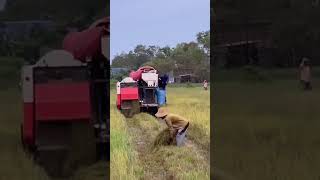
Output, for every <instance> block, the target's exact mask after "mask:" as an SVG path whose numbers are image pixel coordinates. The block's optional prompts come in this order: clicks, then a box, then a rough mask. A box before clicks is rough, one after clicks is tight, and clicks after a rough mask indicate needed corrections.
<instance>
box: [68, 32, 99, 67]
mask: <svg viewBox="0 0 320 180" xmlns="http://www.w3.org/2000/svg"><path fill="white" fill-rule="evenodd" d="M104 31H105V28H104V27H96V28H90V29H87V30H84V31H82V32H73V33H70V34H68V35H67V36H66V37H65V39H64V41H63V49H65V50H66V51H69V52H70V53H71V54H73V56H74V58H75V59H79V60H81V61H83V62H84V61H85V60H86V58H87V57H92V56H95V55H97V54H99V53H100V52H101V50H100V49H101V37H102V36H103V34H104Z"/></svg>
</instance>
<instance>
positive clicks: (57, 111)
mask: <svg viewBox="0 0 320 180" xmlns="http://www.w3.org/2000/svg"><path fill="white" fill-rule="evenodd" d="M35 103H36V120H88V119H90V117H91V112H90V108H91V107H90V94H89V83H88V82H81V83H75V82H73V83H70V82H69V83H62V82H54V83H49V84H36V85H35Z"/></svg>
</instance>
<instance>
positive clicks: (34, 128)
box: [21, 18, 110, 175]
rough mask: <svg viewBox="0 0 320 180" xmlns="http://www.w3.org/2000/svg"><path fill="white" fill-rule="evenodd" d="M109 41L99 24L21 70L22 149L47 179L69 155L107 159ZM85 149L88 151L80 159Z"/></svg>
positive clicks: (106, 25) (104, 24)
mask: <svg viewBox="0 0 320 180" xmlns="http://www.w3.org/2000/svg"><path fill="white" fill-rule="evenodd" d="M109 36H110V32H109V18H103V19H102V20H99V21H97V22H95V23H94V24H92V26H90V27H89V28H88V29H86V30H84V31H81V32H72V33H69V34H68V35H67V36H66V37H65V39H64V41H63V49H62V50H53V51H51V52H49V53H47V54H45V55H44V56H43V57H42V58H40V60H39V61H38V62H37V63H36V64H34V65H26V66H24V67H23V68H22V91H23V103H24V105H23V107H24V108H23V109H24V118H23V122H22V126H21V138H22V143H23V145H24V147H25V148H26V149H28V150H29V151H30V152H32V153H33V155H34V157H36V159H38V160H39V161H40V164H43V165H44V167H45V169H46V170H47V172H48V173H49V174H51V175H55V174H59V175H60V174H61V173H62V172H61V171H62V168H63V166H64V165H65V163H64V162H65V159H66V158H70V156H71V155H73V154H75V152H77V153H78V155H79V158H81V159H86V158H87V159H90V158H89V156H91V158H92V159H95V160H94V161H96V160H97V159H101V158H104V159H108V158H109V153H108V151H107V150H108V149H109V148H108V146H109V132H110V128H109V69H110V68H109ZM75 144H77V145H75ZM86 148H88V149H89V148H90V149H94V150H93V151H92V153H88V151H84V152H83V153H82V154H81V153H80V152H81V151H82V150H84V149H86ZM92 155H93V156H95V155H96V157H92ZM103 155H104V156H105V157H103ZM53 164H55V165H56V166H55V167H52V166H53ZM76 164H77V163H75V164H73V166H72V167H74V166H76ZM53 168H58V170H57V169H53Z"/></svg>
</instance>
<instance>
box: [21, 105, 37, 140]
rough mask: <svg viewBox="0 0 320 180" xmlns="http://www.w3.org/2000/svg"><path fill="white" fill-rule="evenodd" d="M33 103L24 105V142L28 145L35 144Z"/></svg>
mask: <svg viewBox="0 0 320 180" xmlns="http://www.w3.org/2000/svg"><path fill="white" fill-rule="evenodd" d="M33 105H34V104H33V103H24V105H23V111H24V117H23V118H24V119H23V141H24V142H25V143H26V144H28V145H33V144H34V114H33V112H34V111H33V110H34V109H33V108H34V106H33Z"/></svg>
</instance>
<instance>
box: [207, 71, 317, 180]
mask: <svg viewBox="0 0 320 180" xmlns="http://www.w3.org/2000/svg"><path fill="white" fill-rule="evenodd" d="M229 73H231V72H229ZM237 73H239V72H237ZM270 73H273V74H278V76H273V77H280V75H287V76H286V77H287V78H272V81H270V82H266V83H246V82H244V81H238V82H236V81H228V80H225V81H218V82H216V83H214V94H213V114H214V125H213V126H214V135H213V142H214V147H215V148H214V149H213V150H212V154H213V164H214V168H217V169H218V170H222V171H223V172H224V173H226V174H229V175H232V176H234V177H236V179H240V180H241V179H243V180H247V179H259V180H270V179H281V180H300V179H308V180H313V179H314V180H316V179H319V178H320V173H319V167H320V156H319V150H320V135H319V133H318V131H319V127H320V121H319V117H320V111H319V102H320V95H319V92H320V86H319V83H320V81H319V80H318V79H315V80H314V82H313V84H314V89H313V91H311V92H303V91H302V90H301V89H300V87H299V82H298V81H297V80H294V78H296V77H297V76H296V74H294V71H293V70H288V71H284V72H280V71H279V70H277V71H273V72H270ZM314 74H316V73H314ZM289 75H291V76H289ZM217 76H219V77H222V76H221V74H217ZM229 76H233V74H232V73H231V75H229ZM277 79H278V80H277ZM279 79H280V80H279ZM281 79H282V80H281ZM213 172H215V170H213Z"/></svg>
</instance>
